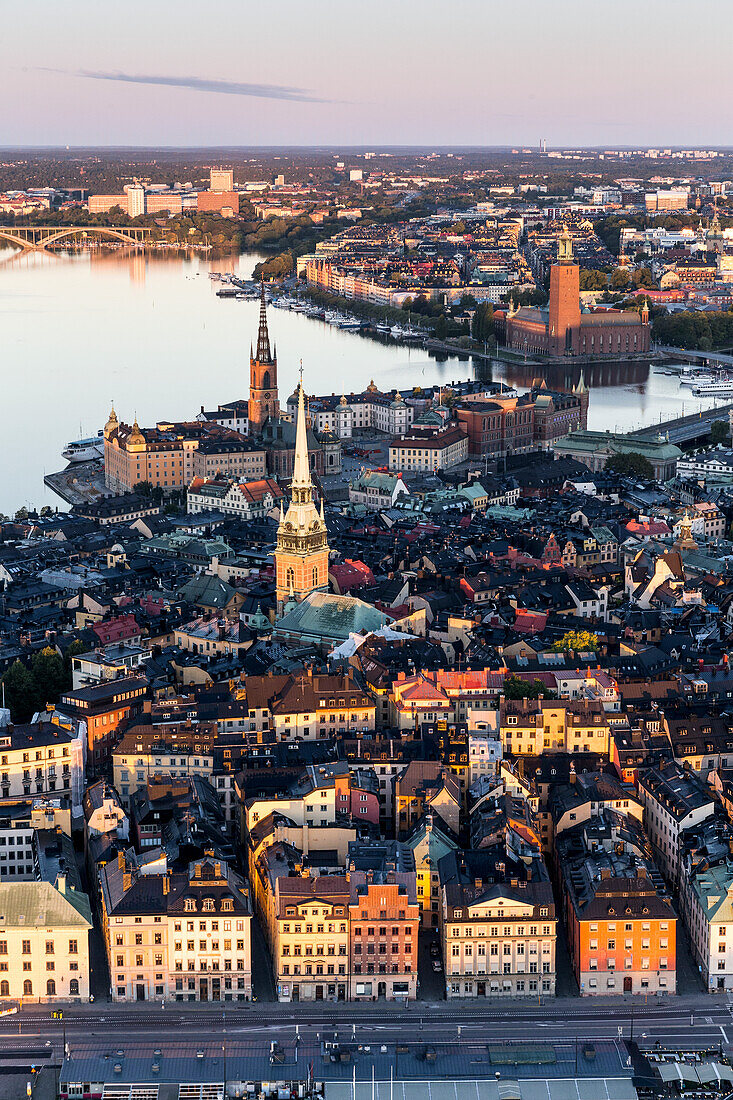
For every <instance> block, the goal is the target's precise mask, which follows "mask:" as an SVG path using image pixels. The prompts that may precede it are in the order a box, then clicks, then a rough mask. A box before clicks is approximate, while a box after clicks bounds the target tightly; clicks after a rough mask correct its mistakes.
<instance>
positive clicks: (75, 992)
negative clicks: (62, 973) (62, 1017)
mask: <svg viewBox="0 0 733 1100" xmlns="http://www.w3.org/2000/svg"><path fill="white" fill-rule="evenodd" d="M69 994H70V995H71V996H72V997H78V996H79V979H78V978H72V979H71V981H70V982H69Z"/></svg>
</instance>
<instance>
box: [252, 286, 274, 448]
mask: <svg viewBox="0 0 733 1100" xmlns="http://www.w3.org/2000/svg"><path fill="white" fill-rule="evenodd" d="M247 415H248V417H249V434H250V435H258V434H259V433H260V431H261V430H262V425H263V424H264V423H265V421H266V420H267V419H268V418H270V417H272V418H273V419H276V418H277V417H278V416H279V415H280V402H279V400H278V396H277V354H276V353H274V354H271V353H270V335H269V333H268V331H267V302H266V301H265V280H264V279H263V280H262V284H261V292H260V327H259V330H258V332H257V354H256V355H253V354H252V348H250V350H249V406H248V411H247Z"/></svg>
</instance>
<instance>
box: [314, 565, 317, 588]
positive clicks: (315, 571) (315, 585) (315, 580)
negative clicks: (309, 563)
mask: <svg viewBox="0 0 733 1100" xmlns="http://www.w3.org/2000/svg"><path fill="white" fill-rule="evenodd" d="M317 586H318V566H317V565H314V566H313V587H314V588H316V587H317Z"/></svg>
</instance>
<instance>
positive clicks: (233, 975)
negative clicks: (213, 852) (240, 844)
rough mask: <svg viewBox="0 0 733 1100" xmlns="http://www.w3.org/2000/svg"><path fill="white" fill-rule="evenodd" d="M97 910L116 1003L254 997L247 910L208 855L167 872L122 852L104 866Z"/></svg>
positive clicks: (224, 870)
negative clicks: (185, 867) (181, 868)
mask: <svg viewBox="0 0 733 1100" xmlns="http://www.w3.org/2000/svg"><path fill="white" fill-rule="evenodd" d="M99 909H100V916H101V924H102V931H103V936H104V943H105V948H106V953H107V963H108V965H109V972H110V984H111V997H112V1000H113V1001H151V1000H160V1001H165V1000H174V1001H245V1000H249V999H250V998H251V996H252V948H251V921H252V904H251V899H250V896H249V888H248V886H247V885H246V883H245V881H244V879H242V878H241V876H239V875H237V874H236V873H235V872H234V871H233V870H232V868H231V867H229V866H228V865H227V864H226V863H224V862H223V861H222V860H219V859H215V858H213V856H205V857H204V858H202V859H198V860H194V861H192V862H191V863H190V865H189V866H188V868H187V870H186V871H171V870H169V869H168V866H167V861H166V858H165V856H164V855H163V854H162V853H160V852H157V853H155V858H154V859H151V860H149V861H148V860H145V859H143V858H140V857H138V856H136V855H135V853H134V852H132V851H129V852H123V851H120V852H119V853H118V856H117V858H116V859H114V860H112V861H110V862H109V863H107V864H106V865H104V866H103V867H102V869H101V871H100V879H99Z"/></svg>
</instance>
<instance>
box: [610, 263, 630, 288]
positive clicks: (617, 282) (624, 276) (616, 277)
mask: <svg viewBox="0 0 733 1100" xmlns="http://www.w3.org/2000/svg"><path fill="white" fill-rule="evenodd" d="M630 281H631V279H630V276H629V273H628V271H627V270H626V268H625V267H616V268H614V269H613V271H612V272H611V286H612V287H616V288H619V289H620V288H622V287H626V286H628V285H629V282H630Z"/></svg>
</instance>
